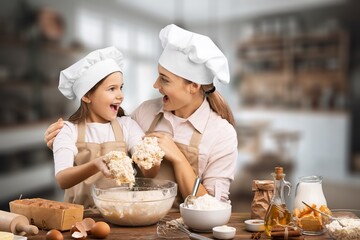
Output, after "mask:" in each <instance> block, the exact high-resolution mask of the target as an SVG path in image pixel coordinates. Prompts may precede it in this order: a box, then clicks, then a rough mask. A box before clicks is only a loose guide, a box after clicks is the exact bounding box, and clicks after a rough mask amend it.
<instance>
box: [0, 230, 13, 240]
mask: <svg viewBox="0 0 360 240" xmlns="http://www.w3.org/2000/svg"><path fill="white" fill-rule="evenodd" d="M0 239H1V240H13V239H14V234H13V233H10V232H0Z"/></svg>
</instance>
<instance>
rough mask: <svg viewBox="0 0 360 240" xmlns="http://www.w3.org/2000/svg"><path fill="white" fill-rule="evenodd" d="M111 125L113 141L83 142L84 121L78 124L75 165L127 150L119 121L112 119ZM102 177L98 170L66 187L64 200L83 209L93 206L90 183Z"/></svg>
mask: <svg viewBox="0 0 360 240" xmlns="http://www.w3.org/2000/svg"><path fill="white" fill-rule="evenodd" d="M111 126H112V129H113V131H114V135H115V141H113V142H104V143H92V142H85V130H86V126H85V123H81V124H79V125H78V139H77V142H76V147H77V148H78V154H77V155H76V156H75V163H74V165H75V166H78V165H82V164H84V163H87V162H89V161H92V160H94V159H95V158H97V157H100V156H103V155H105V154H106V153H108V152H110V151H123V152H127V150H126V149H127V148H126V143H125V141H124V137H123V132H122V128H121V126H120V124H119V122H118V121H117V120H114V121H112V122H111ZM103 177H104V176H103V174H102V173H101V172H98V173H96V174H94V175H93V176H91V177H89V178H87V179H86V180H84V181H83V182H81V183H79V184H77V185H75V186H74V187H72V188H69V189H66V190H65V196H64V200H65V201H66V202H71V203H77V204H82V205H84V208H85V209H87V208H94V207H95V205H94V201H93V199H92V196H91V185H92V184H93V183H95V182H96V181H97V180H99V179H101V178H103Z"/></svg>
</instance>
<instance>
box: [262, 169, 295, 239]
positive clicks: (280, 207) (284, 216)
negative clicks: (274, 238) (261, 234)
mask: <svg viewBox="0 0 360 240" xmlns="http://www.w3.org/2000/svg"><path fill="white" fill-rule="evenodd" d="M271 175H272V176H273V177H274V196H273V198H272V199H271V202H270V206H269V207H268V209H267V211H266V214H265V219H264V222H265V223H264V224H265V233H266V235H267V236H271V230H272V229H273V227H274V226H276V225H279V224H280V225H288V224H289V223H290V222H291V213H290V211H289V210H288V208H287V207H286V203H285V199H284V187H288V188H289V194H288V195H290V190H291V183H290V182H287V181H285V180H284V178H285V174H284V172H283V168H282V167H276V168H275V172H274V173H271Z"/></svg>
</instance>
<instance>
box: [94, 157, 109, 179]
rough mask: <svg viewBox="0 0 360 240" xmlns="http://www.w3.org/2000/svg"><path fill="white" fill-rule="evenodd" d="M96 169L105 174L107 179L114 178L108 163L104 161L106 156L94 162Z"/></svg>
mask: <svg viewBox="0 0 360 240" xmlns="http://www.w3.org/2000/svg"><path fill="white" fill-rule="evenodd" d="M94 164H95V167H96V168H97V169H98V170H99V171H100V172H102V174H104V176H105V177H108V178H110V177H112V175H111V172H110V169H109V167H108V165H107V162H106V161H105V160H104V156H101V157H98V158H96V159H95V160H94Z"/></svg>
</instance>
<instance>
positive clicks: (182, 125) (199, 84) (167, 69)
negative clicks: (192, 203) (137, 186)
mask: <svg viewBox="0 0 360 240" xmlns="http://www.w3.org/2000/svg"><path fill="white" fill-rule="evenodd" d="M159 37H160V40H161V43H162V46H163V47H164V50H163V53H162V55H161V57H160V59H159V65H158V71H159V77H158V79H157V80H156V81H155V83H154V88H156V89H158V90H159V92H160V93H161V94H162V95H163V96H164V97H163V98H159V99H153V100H149V101H146V102H144V103H143V104H141V105H140V106H139V107H138V108H137V109H136V110H135V112H134V113H133V114H132V117H133V119H134V120H135V121H137V123H138V124H139V125H140V127H141V128H142V129H143V130H144V131H145V132H147V135H148V136H155V137H158V141H159V145H160V147H161V148H162V150H163V151H164V152H165V161H163V162H162V163H161V165H160V167H158V168H154V169H152V170H153V171H151V172H148V173H147V174H144V175H145V176H147V177H156V178H163V179H164V178H165V179H173V180H175V181H176V183H177V184H178V187H179V192H180V194H181V196H182V198H185V197H186V196H187V195H189V194H191V192H192V187H193V184H194V180H195V178H196V176H197V175H199V176H200V177H201V179H202V181H201V185H200V187H199V191H198V195H199V196H200V195H204V194H206V193H208V194H210V195H212V196H215V197H216V198H218V199H222V200H228V199H229V188H230V183H231V181H232V180H233V178H234V171H235V165H236V160H237V137H236V131H235V129H234V119H233V116H232V113H231V110H230V108H229V107H228V105H227V104H226V102H225V100H224V99H223V98H222V96H221V95H220V93H219V92H218V91H216V89H215V86H214V81H215V80H217V81H219V82H221V83H229V81H230V77H229V69H228V63H227V59H226V57H225V56H224V55H223V53H222V52H221V51H220V50H219V49H218V48H217V46H216V45H215V44H214V43H213V42H212V41H211V39H210V38H208V37H206V36H203V35H200V34H196V33H193V32H190V31H186V30H184V29H182V28H179V27H178V26H176V25H173V24H171V25H168V26H166V27H165V28H164V29H162V30H161V32H160V34H159ZM61 125H62V121H61V120H60V121H58V122H57V123H54V124H52V125H51V126H50V127H49V128H48V130H47V131H46V133H45V141H46V142H47V145H48V146H49V147H51V145H52V138H53V137H54V136H55V135H56V134H57V131H58V129H59V128H60V127H61ZM182 200H183V199H181V198H178V199H177V203H180V202H181V201H182Z"/></svg>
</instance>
